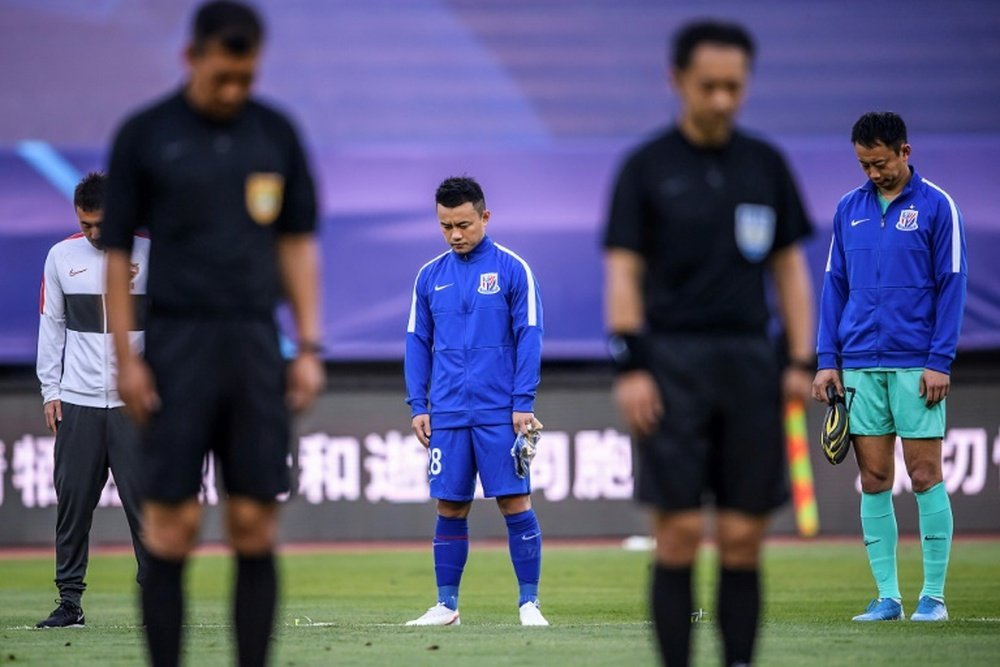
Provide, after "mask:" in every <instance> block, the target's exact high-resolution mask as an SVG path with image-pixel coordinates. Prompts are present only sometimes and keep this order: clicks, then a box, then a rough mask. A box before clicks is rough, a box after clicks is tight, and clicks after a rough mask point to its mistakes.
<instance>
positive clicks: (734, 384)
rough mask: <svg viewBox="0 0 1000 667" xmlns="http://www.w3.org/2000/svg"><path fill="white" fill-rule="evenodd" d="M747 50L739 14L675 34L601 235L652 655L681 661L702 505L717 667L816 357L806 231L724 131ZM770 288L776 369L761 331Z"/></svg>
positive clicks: (765, 163)
mask: <svg viewBox="0 0 1000 667" xmlns="http://www.w3.org/2000/svg"><path fill="white" fill-rule="evenodd" d="M753 56H754V45H753V42H752V40H751V38H750V36H749V35H748V34H747V33H746V32H745V31H744V30H743V28H741V27H740V26H737V25H731V24H724V23H714V22H702V23H693V24H690V25H687V26H685V27H683V28H682V29H681V30H680V32H678V33H677V35H676V37H675V39H674V44H673V56H672V68H671V77H670V79H671V83H672V86H673V89H674V91H675V92H676V93H677V95H678V97H679V100H680V113H679V116H678V118H677V122H676V125H675V126H673V127H671V128H669V129H668V130H667V131H666V132H664V133H663V134H661V135H660V136H659V137H657V138H655V139H653V140H652V141H650V142H649V143H647V144H645V145H643V146H640V147H639V148H638V149H637V150H635V151H634V152H633V153H632V154H631V155H630V156H629V157H628V158H627V159H626V161H625V163H624V166H623V167H622V169H621V172H620V173H619V175H618V180H617V183H616V185H615V188H614V195H613V200H612V203H611V210H610V216H609V219H608V225H607V230H606V233H605V237H604V245H605V249H606V254H605V261H606V267H605V268H606V286H605V290H606V293H605V297H606V313H607V327H608V331H609V333H610V334H611V339H610V345H611V352H612V355H613V357H614V359H615V362H616V366H617V378H616V380H615V387H614V394H615V400H616V402H617V403H618V408H619V410H620V411H621V414H622V417H623V418H624V420H625V422H626V424H627V425H628V427H629V428H630V430H631V431H632V434H633V436H634V438H635V440H636V442H637V448H638V463H639V471H638V475H637V488H636V493H637V497H638V499H639V500H640V501H641V502H643V503H647V504H649V505H651V506H652V507H653V520H654V528H653V530H654V536H655V537H656V567H655V570H654V575H653V581H652V614H653V620H654V625H655V628H656V636H657V639H658V640H659V647H660V651H661V653H662V656H663V661H664V663H665V664H667V665H670V666H671V667H675V666H681V665H687V664H688V662H689V659H690V635H691V611H692V607H693V604H692V591H691V581H692V578H691V570H692V565H693V563H694V561H695V557H696V555H697V551H698V545H699V542H700V541H701V537H702V530H703V524H702V512H701V506H702V503H703V502H704V501H705V499H706V495H708V496H710V497H711V499H712V500H713V501H714V504H715V507H716V516H715V527H716V539H717V542H718V547H719V588H718V607H717V614H718V620H719V628H720V629H721V631H722V640H723V643H724V649H725V651H724V654H725V660H726V664H727V665H746V664H750V662H751V659H752V657H753V647H754V640H755V637H756V633H757V624H758V616H759V613H760V605H761V603H760V578H759V574H758V567H759V560H760V548H761V541H762V539H763V536H764V532H765V530H766V528H767V524H768V517H769V515H770V513H771V512H772V511H773V510H774V509H776V508H777V507H779V506H780V505H782V504H783V503H784V502H785V501H786V500H787V498H788V485H787V482H786V472H785V471H786V466H785V458H784V435H783V432H782V422H781V411H782V393H784V395H785V396H786V397H788V398H798V399H805V398H807V397H808V396H809V393H810V379H811V377H812V371H813V369H814V368H815V366H814V364H813V357H812V355H813V338H812V331H813V311H812V301H811V289H810V285H809V277H808V273H807V271H806V264H805V260H804V257H803V253H802V250H801V248H800V242H801V240H802V239H803V237H805V236H806V235H808V234H809V233H810V225H809V222H808V220H807V219H806V215H805V212H804V211H803V208H802V203H801V201H800V198H799V194H798V190H797V189H796V187H795V184H794V182H793V180H792V177H791V174H790V173H789V171H788V167H787V166H786V165H785V161H784V159H783V158H782V157H781V155H780V154H779V153H778V151H777V150H776V149H775V148H773V147H772V146H770V145H769V144H767V143H765V142H764V141H761V140H760V139H757V138H754V137H752V136H750V135H748V134H746V133H744V132H742V131H740V130H738V129H736V128H735V127H734V119H735V116H736V113H737V111H738V110H739V108H740V106H741V104H742V102H743V99H744V93H745V92H746V85H747V79H748V77H749V74H750V69H751V65H752V62H753ZM767 273H770V274H771V277H772V278H773V279H774V284H775V287H776V289H777V296H778V305H779V307H780V310H781V314H782V316H783V320H784V327H785V332H786V336H787V348H788V356H789V360H790V361H789V364H788V366H787V368H786V369H785V370H784V373H783V374H782V369H781V366H780V364H779V359H778V356H777V354H776V350H775V347H776V346H775V345H774V344H773V342H772V341H771V340H770V339H769V338H768V336H767V323H768V319H769V315H770V314H769V313H768V308H767V303H766V299H765V289H764V282H765V274H767Z"/></svg>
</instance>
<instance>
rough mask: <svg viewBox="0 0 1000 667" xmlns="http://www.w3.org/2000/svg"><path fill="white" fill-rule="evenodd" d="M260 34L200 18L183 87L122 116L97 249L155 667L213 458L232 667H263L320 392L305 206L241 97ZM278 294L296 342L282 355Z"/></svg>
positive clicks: (177, 629)
mask: <svg viewBox="0 0 1000 667" xmlns="http://www.w3.org/2000/svg"><path fill="white" fill-rule="evenodd" d="M262 41H263V28H262V25H261V22H260V19H259V18H258V16H257V15H256V13H255V12H254V11H253V10H252V9H250V8H249V7H247V6H246V5H243V4H241V3H237V2H209V3H206V4H203V5H201V6H200V7H199V9H198V10H197V13H196V15H195V18H194V23H193V31H192V35H191V41H190V43H189V45H188V47H187V51H186V61H187V69H188V77H187V80H186V82H185V84H184V86H183V88H182V89H181V90H179V91H177V92H175V93H173V94H171V95H169V96H167V97H166V98H165V99H162V100H159V101H157V102H155V103H154V104H152V105H151V106H148V107H146V108H144V109H142V110H140V111H139V112H138V113H136V114H134V115H132V116H131V117H130V118H128V119H127V120H126V121H125V123H124V124H123V125H122V127H121V128H120V129H119V131H118V134H117V136H116V137H115V140H114V146H113V148H112V151H111V164H110V169H109V183H108V193H107V210H106V215H105V221H104V231H103V237H104V243H105V245H106V246H107V247H108V249H109V253H108V265H107V279H108V312H109V320H110V322H109V324H110V328H111V330H112V332H113V334H114V338H115V349H116V353H117V357H118V364H119V366H118V368H119V371H118V387H119V391H120V393H121V396H122V399H123V400H124V401H125V403H126V407H127V408H128V409H129V410H130V411H131V413H132V414H133V415H134V416H135V417H136V419H137V420H138V421H139V422H140V423H141V424H143V425H144V426H145V441H144V444H143V451H142V467H143V470H144V473H145V478H144V480H143V481H144V497H145V503H144V506H143V520H144V531H145V532H144V535H145V542H146V546H147V548H148V549H149V551H150V552H151V554H152V557H151V559H150V565H149V572H148V575H147V578H146V582H145V585H144V586H143V589H142V610H143V619H144V621H145V625H146V636H147V640H148V644H149V653H150V659H151V662H152V664H154V665H177V664H178V662H179V660H180V644H181V641H180V640H181V622H182V618H183V594H182V590H181V575H182V570H183V566H184V562H185V559H186V558H187V556H188V554H189V553H190V551H191V549H192V548H193V547H194V545H195V542H196V539H197V534H198V529H199V524H200V521H201V507H200V505H199V504H198V499H197V494H198V491H199V489H200V484H201V470H202V460H203V457H204V455H205V453H206V452H208V451H214V453H215V455H216V456H217V458H218V461H219V462H220V465H221V469H222V473H223V479H224V481H225V486H226V491H227V501H226V517H225V522H226V527H227V531H228V535H229V541H230V543H231V544H232V546H233V549H234V550H235V552H236V560H237V568H236V591H235V605H234V614H235V626H236V639H237V650H238V654H239V664H240V665H261V664H264V663H265V661H266V657H267V649H268V645H269V642H270V634H271V629H272V624H273V618H274V608H275V601H276V594H277V592H276V589H277V584H276V576H275V566H274V558H273V553H272V552H273V546H274V540H275V533H276V530H277V516H278V510H277V503H276V500H275V498H276V496H277V495H278V494H280V493H283V492H285V491H287V490H288V488H289V474H288V468H287V463H286V460H287V456H288V441H289V438H290V419H289V409H291V410H301V409H303V408H305V407H307V406H308V405H309V404H310V403H311V402H312V401H313V399H314V398H315V397H316V395H317V393H318V392H319V391H320V389H321V387H322V385H323V381H324V371H323V366H322V363H321V361H320V359H319V357H318V351H319V345H318V337H319V317H318V259H317V254H318V253H317V248H316V242H315V236H314V234H315V227H316V201H315V195H314V190H313V182H312V177H311V176H310V173H309V169H308V166H307V164H306V159H305V156H304V154H303V151H302V147H301V146H300V144H299V141H298V138H297V137H296V133H295V131H294V130H293V128H292V126H291V124H290V123H289V121H288V120H287V119H286V118H285V116H283V115H282V114H281V113H279V112H278V111H275V110H274V109H271V108H270V107H267V106H265V105H263V104H260V103H259V102H256V101H254V100H252V99H250V89H251V85H252V83H253V80H254V76H255V74H256V70H257V65H258V59H259V56H260V49H261V44H262ZM142 227H145V228H146V229H148V231H149V235H150V242H151V245H150V248H151V249H150V260H149V263H150V266H149V282H148V296H149V304H150V312H149V318H148V322H147V325H148V326H147V335H146V358H145V360H142V359H140V358H139V357H137V356H135V355H134V354H133V353H132V351H131V350H130V349H129V346H128V340H127V335H126V334H127V331H128V329H129V324H130V322H131V321H132V318H133V317H134V314H133V312H132V308H131V302H130V301H129V299H128V293H129V281H130V265H129V250H130V248H131V244H132V234H133V232H134V231H135V230H136V229H138V228H142ZM282 294H284V295H285V296H287V298H288V299H289V301H290V303H291V307H292V311H293V314H294V317H295V321H296V326H297V330H298V336H299V345H298V356H296V358H295V359H294V360H293V361H292V362H291V363H290V364H288V365H287V367H286V364H285V362H284V360H283V359H282V357H281V354H280V351H279V343H278V330H277V327H276V324H275V321H274V309H275V306H276V303H277V301H278V299H279V297H281V296H282Z"/></svg>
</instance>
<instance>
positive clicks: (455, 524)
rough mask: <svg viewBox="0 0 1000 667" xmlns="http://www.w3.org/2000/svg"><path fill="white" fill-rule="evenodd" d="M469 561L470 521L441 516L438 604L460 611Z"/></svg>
mask: <svg viewBox="0 0 1000 667" xmlns="http://www.w3.org/2000/svg"><path fill="white" fill-rule="evenodd" d="M467 560H469V521H468V519H449V518H447V517H443V516H438V518H437V527H436V528H435V530H434V574H435V576H436V577H437V587H438V602H440V603H441V604H443V605H445V606H447V607H448V608H449V609H458V585H459V584H460V583H461V582H462V572H463V571H464V570H465V562H466V561H467Z"/></svg>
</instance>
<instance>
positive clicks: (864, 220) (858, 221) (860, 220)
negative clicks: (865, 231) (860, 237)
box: [851, 218, 871, 227]
mask: <svg viewBox="0 0 1000 667" xmlns="http://www.w3.org/2000/svg"><path fill="white" fill-rule="evenodd" d="M869 220H871V218H861V219H859V220H851V227H857V226H858V225H860V224H861V223H862V222H868V221H869Z"/></svg>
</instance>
